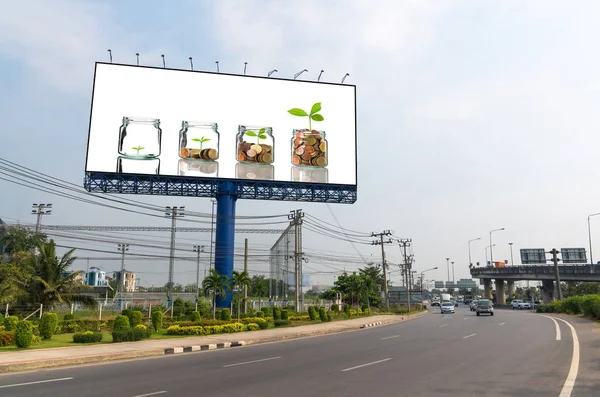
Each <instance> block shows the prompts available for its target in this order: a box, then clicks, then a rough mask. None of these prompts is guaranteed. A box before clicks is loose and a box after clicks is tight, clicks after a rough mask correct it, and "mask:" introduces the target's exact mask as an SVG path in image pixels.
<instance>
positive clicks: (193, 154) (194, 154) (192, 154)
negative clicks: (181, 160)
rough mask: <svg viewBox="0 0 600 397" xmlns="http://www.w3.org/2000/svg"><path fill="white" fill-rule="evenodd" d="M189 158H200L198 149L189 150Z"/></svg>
mask: <svg viewBox="0 0 600 397" xmlns="http://www.w3.org/2000/svg"><path fill="white" fill-rule="evenodd" d="M190 157H193V158H195V159H199V158H200V149H192V150H190Z"/></svg>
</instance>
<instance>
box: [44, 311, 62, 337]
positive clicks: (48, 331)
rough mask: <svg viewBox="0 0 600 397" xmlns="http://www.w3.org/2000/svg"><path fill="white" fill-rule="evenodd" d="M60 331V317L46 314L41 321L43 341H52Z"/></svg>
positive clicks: (54, 314)
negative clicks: (53, 336)
mask: <svg viewBox="0 0 600 397" xmlns="http://www.w3.org/2000/svg"><path fill="white" fill-rule="evenodd" d="M57 329H58V316H57V315H56V313H49V312H48V313H44V314H42V318H41V319H40V325H39V330H40V336H41V337H42V339H50V338H52V335H54V334H55V333H56V330H57Z"/></svg>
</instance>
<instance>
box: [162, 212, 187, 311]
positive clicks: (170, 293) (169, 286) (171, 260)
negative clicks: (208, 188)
mask: <svg viewBox="0 0 600 397" xmlns="http://www.w3.org/2000/svg"><path fill="white" fill-rule="evenodd" d="M184 212H185V207H165V215H166V216H168V217H170V218H171V250H170V252H169V282H168V283H167V307H171V305H172V303H173V271H174V269H175V230H176V229H175V226H176V221H177V217H183V216H184Z"/></svg>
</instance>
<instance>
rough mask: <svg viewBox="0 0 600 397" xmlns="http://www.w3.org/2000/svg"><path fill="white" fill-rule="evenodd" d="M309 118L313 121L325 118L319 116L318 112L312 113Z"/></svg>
mask: <svg viewBox="0 0 600 397" xmlns="http://www.w3.org/2000/svg"><path fill="white" fill-rule="evenodd" d="M310 118H311V119H313V120H314V121H323V120H325V119H324V118H323V116H321V115H320V114H313V115H312V116H310Z"/></svg>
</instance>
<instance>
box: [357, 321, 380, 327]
mask: <svg viewBox="0 0 600 397" xmlns="http://www.w3.org/2000/svg"><path fill="white" fill-rule="evenodd" d="M381 324H383V322H382V321H377V322H375V323H368V324H363V325H361V326H360V327H361V328H369V327H375V326H377V325H381Z"/></svg>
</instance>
